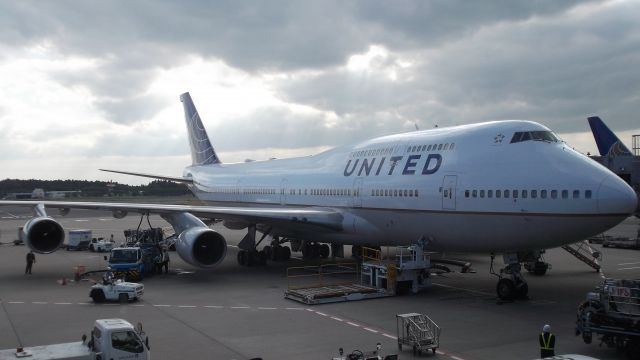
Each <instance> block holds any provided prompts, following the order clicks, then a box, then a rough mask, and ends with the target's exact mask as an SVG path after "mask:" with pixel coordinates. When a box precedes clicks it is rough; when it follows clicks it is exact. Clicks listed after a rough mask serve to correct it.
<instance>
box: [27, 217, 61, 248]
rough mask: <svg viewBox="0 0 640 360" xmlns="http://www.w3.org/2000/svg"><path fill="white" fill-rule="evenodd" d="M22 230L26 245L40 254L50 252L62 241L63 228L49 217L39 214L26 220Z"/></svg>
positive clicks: (58, 246)
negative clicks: (39, 215)
mask: <svg viewBox="0 0 640 360" xmlns="http://www.w3.org/2000/svg"><path fill="white" fill-rule="evenodd" d="M22 232H23V235H24V241H25V243H26V244H27V246H29V248H30V249H31V250H33V251H35V252H37V253H40V254H50V253H52V252H54V251H56V250H58V249H59V248H60V246H61V245H62V243H64V229H63V228H62V226H61V225H60V224H58V222H57V221H55V220H53V219H52V218H50V217H46V216H41V217H37V218H33V219H31V220H29V221H27V223H26V224H24V227H23V228H22Z"/></svg>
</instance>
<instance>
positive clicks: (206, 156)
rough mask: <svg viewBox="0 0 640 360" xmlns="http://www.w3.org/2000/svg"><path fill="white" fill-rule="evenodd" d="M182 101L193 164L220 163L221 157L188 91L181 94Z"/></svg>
mask: <svg viewBox="0 0 640 360" xmlns="http://www.w3.org/2000/svg"><path fill="white" fill-rule="evenodd" d="M180 101H182V106H184V118H185V121H186V122H187V131H188V132H189V146H190V147H191V161H192V164H193V165H207V164H219V163H220V159H218V156H217V155H216V152H215V150H213V146H212V145H211V141H210V140H209V136H207V130H205V128H204V126H203V125H202V121H201V120H200V115H198V110H196V106H195V105H194V104H193V100H191V96H190V95H189V93H188V92H186V93H184V94H182V95H180Z"/></svg>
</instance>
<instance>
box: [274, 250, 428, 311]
mask: <svg viewBox="0 0 640 360" xmlns="http://www.w3.org/2000/svg"><path fill="white" fill-rule="evenodd" d="M361 260H362V261H361V262H360V263H343V264H325V265H320V266H303V267H291V268H288V269H287V279H288V286H287V290H286V291H285V298H287V299H291V300H295V301H299V302H302V303H304V304H307V305H314V304H324V303H331V302H342V301H354V300H363V299H374V298H380V297H387V296H394V295H396V293H397V292H402V291H404V290H406V289H410V290H411V292H412V293H417V292H418V291H419V290H420V289H423V288H426V287H428V286H430V285H431V281H430V279H429V276H430V273H429V270H430V269H431V260H430V257H429V255H428V254H425V253H424V251H423V248H422V246H420V245H412V246H409V247H398V248H396V250H395V254H394V255H393V256H389V255H387V256H386V257H383V256H382V251H381V250H378V249H372V248H363V249H362V257H361Z"/></svg>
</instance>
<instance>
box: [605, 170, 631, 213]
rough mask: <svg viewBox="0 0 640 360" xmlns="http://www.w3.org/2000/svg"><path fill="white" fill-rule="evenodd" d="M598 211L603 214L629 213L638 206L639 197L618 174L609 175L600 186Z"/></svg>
mask: <svg viewBox="0 0 640 360" xmlns="http://www.w3.org/2000/svg"><path fill="white" fill-rule="evenodd" d="M597 199H598V212H599V213H601V214H629V215H631V214H632V213H633V212H634V211H635V210H636V208H637V206H638V197H637V195H636V193H635V191H633V189H632V188H631V186H629V185H628V184H627V183H626V182H624V181H623V180H622V179H620V178H619V177H618V176H616V175H610V176H607V177H606V178H605V179H604V180H602V182H601V183H600V187H599V188H598V194H597Z"/></svg>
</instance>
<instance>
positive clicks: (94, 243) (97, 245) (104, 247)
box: [89, 238, 113, 252]
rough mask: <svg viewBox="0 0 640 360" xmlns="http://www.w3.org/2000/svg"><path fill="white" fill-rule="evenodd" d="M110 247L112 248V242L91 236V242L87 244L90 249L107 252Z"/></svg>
mask: <svg viewBox="0 0 640 360" xmlns="http://www.w3.org/2000/svg"><path fill="white" fill-rule="evenodd" d="M111 249H113V243H112V242H111V241H109V240H105V239H103V238H98V239H96V238H93V239H91V244H89V250H90V251H97V252H109V251H111Z"/></svg>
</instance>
